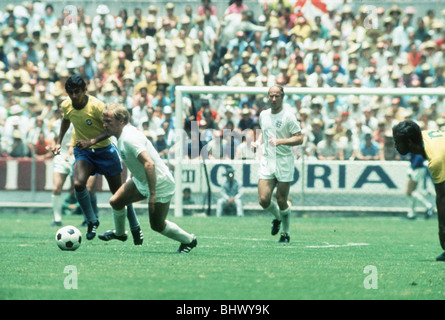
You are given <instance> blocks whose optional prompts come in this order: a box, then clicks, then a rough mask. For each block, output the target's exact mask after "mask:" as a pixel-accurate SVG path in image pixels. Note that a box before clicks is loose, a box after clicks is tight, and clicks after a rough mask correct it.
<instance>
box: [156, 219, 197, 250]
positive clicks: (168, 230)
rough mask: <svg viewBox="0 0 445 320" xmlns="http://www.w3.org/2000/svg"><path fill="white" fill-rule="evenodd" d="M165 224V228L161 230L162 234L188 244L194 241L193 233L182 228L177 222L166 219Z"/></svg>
mask: <svg viewBox="0 0 445 320" xmlns="http://www.w3.org/2000/svg"><path fill="white" fill-rule="evenodd" d="M165 224H166V225H165V229H164V230H163V231H162V232H161V234H162V235H164V236H166V237H167V238H170V239H173V240H176V241H179V242H181V243H186V244H187V243H190V242H192V241H193V235H191V234H190V233H188V232H185V231H184V230H182V229H181V228H180V227H178V225H177V224H176V223H174V222H171V221H168V220H165Z"/></svg>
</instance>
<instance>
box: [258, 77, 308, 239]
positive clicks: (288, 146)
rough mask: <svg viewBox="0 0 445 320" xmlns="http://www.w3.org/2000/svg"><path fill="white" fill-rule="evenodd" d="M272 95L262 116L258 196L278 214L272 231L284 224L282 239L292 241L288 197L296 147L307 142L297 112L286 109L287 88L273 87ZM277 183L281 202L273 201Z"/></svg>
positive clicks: (271, 211) (261, 203) (270, 92)
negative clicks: (294, 148) (261, 153)
mask: <svg viewBox="0 0 445 320" xmlns="http://www.w3.org/2000/svg"><path fill="white" fill-rule="evenodd" d="M268 98H269V103H270V108H269V109H267V110H264V111H262V112H261V113H260V118H259V123H260V127H261V130H262V138H263V139H262V140H263V142H264V155H263V157H262V158H261V160H260V169H259V174H258V175H259V181H258V198H259V203H260V205H261V207H263V209H265V210H266V211H268V212H270V213H272V214H273V216H274V217H275V219H274V220H273V221H272V230H271V234H272V235H276V234H277V233H278V232H279V231H280V225H281V223H282V224H283V225H282V232H281V236H280V240H279V242H289V241H290V235H289V222H290V221H289V219H290V208H289V205H288V196H289V189H290V183H291V182H292V181H293V179H294V169H295V166H294V157H293V153H292V146H297V145H301V144H302V143H303V134H302V133H301V127H300V124H299V123H298V121H297V118H296V115H295V114H294V113H293V112H292V110H290V109H285V108H283V98H284V90H283V87H281V86H278V85H275V86H272V87H271V88H270V89H269V94H268ZM275 186H276V187H277V191H276V198H277V203H275V202H274V201H272V193H273V190H274V188H275Z"/></svg>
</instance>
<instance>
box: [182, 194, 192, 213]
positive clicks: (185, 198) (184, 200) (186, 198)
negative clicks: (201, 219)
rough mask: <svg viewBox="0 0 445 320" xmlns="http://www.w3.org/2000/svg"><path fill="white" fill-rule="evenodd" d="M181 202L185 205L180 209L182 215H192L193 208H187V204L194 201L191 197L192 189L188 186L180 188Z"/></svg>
mask: <svg viewBox="0 0 445 320" xmlns="http://www.w3.org/2000/svg"><path fill="white" fill-rule="evenodd" d="M182 204H183V205H184V206H185V208H184V209H182V214H183V215H184V216H192V215H193V212H194V210H193V209H188V208H187V205H194V204H195V201H194V200H193V198H192V190H191V189H190V188H188V187H187V188H184V190H182Z"/></svg>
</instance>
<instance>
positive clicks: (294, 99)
mask: <svg viewBox="0 0 445 320" xmlns="http://www.w3.org/2000/svg"><path fill="white" fill-rule="evenodd" d="M327 3H328V5H327V12H326V13H323V12H321V11H320V14H319V15H315V16H313V17H312V16H305V14H304V13H303V11H302V10H301V8H298V7H295V6H294V5H292V4H291V2H290V1H289V0H271V1H268V3H267V4H265V5H264V7H263V8H262V12H260V13H258V14H255V13H254V11H253V10H251V9H249V7H248V5H247V4H245V3H243V1H242V0H231V1H230V2H229V3H228V5H227V8H225V10H224V12H217V9H216V7H215V6H214V5H212V3H211V0H202V2H201V3H199V5H198V6H197V7H196V8H197V9H196V8H195V9H194V7H193V6H191V5H187V6H186V7H185V10H184V11H181V12H179V10H177V8H176V6H175V4H174V3H171V2H168V3H166V4H165V15H161V14H159V9H158V8H157V7H156V6H154V5H148V7H145V8H144V7H141V8H136V9H134V10H132V11H133V12H128V11H127V9H125V8H121V9H119V11H118V12H117V13H116V14H115V15H114V14H112V13H111V10H110V8H109V7H108V6H107V5H104V4H99V5H97V8H96V10H95V14H94V15H92V16H88V15H86V14H85V10H84V8H82V7H77V10H76V12H75V14H73V10H72V8H70V10H68V9H67V8H64V9H63V10H62V12H55V10H54V7H53V5H52V4H51V3H50V2H47V3H41V2H39V1H33V2H31V1H29V2H23V3H21V4H20V5H19V4H18V3H16V2H14V4H9V5H7V6H6V7H5V8H4V10H3V14H2V20H1V21H0V32H1V38H0V61H1V62H0V87H1V94H0V138H1V143H0V156H2V157H36V158H38V159H45V158H49V157H52V154H51V153H50V152H48V148H47V147H48V146H49V145H50V144H52V143H53V142H54V139H55V135H56V134H57V133H58V132H59V126H60V120H61V112H60V110H59V107H58V106H59V104H60V102H61V101H63V99H65V98H66V97H67V96H66V93H65V90H64V83H65V81H66V79H67V78H68V77H69V76H70V75H71V74H73V73H78V74H80V75H81V76H82V77H83V78H84V79H85V80H86V81H87V83H88V94H90V95H94V96H96V97H98V98H99V99H101V100H102V101H104V102H120V103H123V104H124V105H125V106H126V107H127V108H128V110H129V111H130V113H131V114H132V123H133V124H134V125H135V126H136V127H138V128H140V129H141V130H143V131H144V132H145V134H146V136H147V138H149V139H151V140H152V141H153V144H154V146H155V148H156V149H157V150H158V152H159V153H160V154H161V155H162V156H163V157H164V158H168V156H169V152H170V153H171V152H174V148H171V147H172V145H173V144H174V140H175V132H174V129H175V128H176V125H177V124H176V121H175V87H176V86H178V85H197V86H213V85H216V86H235V87H249V86H258V87H270V86H271V85H273V84H281V85H283V86H284V87H285V88H286V87H350V88H355V89H356V94H354V95H350V96H334V95H327V96H311V95H296V94H294V95H287V96H286V100H285V103H286V105H287V107H289V108H293V109H294V110H295V112H296V114H297V116H298V119H299V120H300V122H301V126H302V128H303V131H304V133H305V136H306V141H305V143H304V146H303V147H298V148H296V153H297V156H302V155H303V154H306V155H307V156H308V157H310V158H312V159H333V160H334V159H338V160H347V159H350V160H361V159H362V160H363V159H369V160H373V159H379V160H394V159H399V158H400V157H399V155H398V154H397V153H396V152H395V151H394V146H393V139H392V136H391V128H392V126H393V124H394V123H395V122H397V121H400V120H403V119H407V118H412V119H415V120H417V121H418V122H419V123H420V124H421V127H422V128H429V129H431V128H441V126H443V125H445V102H444V99H443V97H436V96H421V97H418V96H399V97H397V96H391V97H389V96H364V95H360V88H378V87H382V88H383V87H384V88H392V87H394V88H407V89H409V88H414V87H444V84H445V59H444V53H445V27H444V22H445V19H444V16H445V10H444V11H442V12H435V11H433V10H429V11H428V12H427V14H426V15H418V13H417V12H416V10H415V9H414V8H413V7H398V6H393V7H391V8H389V9H386V10H385V9H384V8H376V12H375V14H373V15H370V14H369V11H368V8H367V7H366V6H361V7H360V8H358V9H357V10H356V11H353V10H352V6H351V4H350V3H349V2H348V1H344V2H343V3H340V4H339V5H336V6H334V5H331V4H329V2H327ZM18 7H20V8H18ZM19 9H20V10H19ZM18 13H20V14H18ZM370 17H377V18H378V19H376V20H375V21H372V20H371V19H370ZM183 103H184V106H185V113H186V119H185V123H184V128H185V130H186V132H187V133H189V134H190V132H191V131H192V129H193V128H194V124H198V127H199V130H200V131H201V132H202V136H201V141H200V142H201V143H202V144H204V145H207V151H208V156H209V157H211V158H216V159H221V158H231V159H235V158H236V159H246V158H247V159H248V158H252V157H254V156H255V155H254V154H253V153H252V152H250V151H251V150H252V149H251V148H249V147H248V146H246V140H247V141H249V139H250V140H252V139H253V140H255V139H256V137H257V134H256V129H257V128H258V123H257V120H258V115H259V113H260V112H261V111H262V110H263V109H264V108H267V107H268V106H267V97H266V95H239V94H228V95H216V94H208V95H188V96H186V97H184V101H183ZM225 129H226V130H227V129H228V130H231V131H230V132H233V133H237V134H230V135H224V134H223V131H224V130H225ZM246 129H252V130H247V131H244V130H246ZM243 131H244V132H248V133H247V134H241V132H243ZM193 142H194V141H193V136H190V140H189V144H190V145H192V144H193ZM195 142H196V141H195ZM215 142H222V143H219V144H218V143H215ZM187 154H188V155H189V156H190V157H193V155H195V156H199V153H198V155H196V153H193V152H192V151H191V148H189V150H188V153H187Z"/></svg>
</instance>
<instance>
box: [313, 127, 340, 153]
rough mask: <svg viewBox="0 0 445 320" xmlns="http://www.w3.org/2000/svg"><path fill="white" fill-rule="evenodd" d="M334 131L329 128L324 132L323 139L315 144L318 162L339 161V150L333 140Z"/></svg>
mask: <svg viewBox="0 0 445 320" xmlns="http://www.w3.org/2000/svg"><path fill="white" fill-rule="evenodd" d="M334 136H335V129H333V128H329V129H328V130H326V131H325V138H324V139H323V140H321V141H320V142H319V143H318V144H317V153H316V154H317V159H318V160H339V159H340V149H339V147H338V144H337V141H335V140H334Z"/></svg>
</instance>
